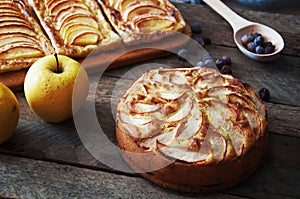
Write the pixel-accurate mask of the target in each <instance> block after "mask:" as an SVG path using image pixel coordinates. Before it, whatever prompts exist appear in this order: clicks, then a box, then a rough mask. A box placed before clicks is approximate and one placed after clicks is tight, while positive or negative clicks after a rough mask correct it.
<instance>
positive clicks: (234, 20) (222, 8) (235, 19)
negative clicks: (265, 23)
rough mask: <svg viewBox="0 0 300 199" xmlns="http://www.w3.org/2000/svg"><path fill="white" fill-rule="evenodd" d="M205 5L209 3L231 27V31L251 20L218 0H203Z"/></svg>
mask: <svg viewBox="0 0 300 199" xmlns="http://www.w3.org/2000/svg"><path fill="white" fill-rule="evenodd" d="M203 1H204V2H205V3H206V4H207V5H209V6H210V7H211V8H212V9H213V10H215V11H216V12H217V13H218V14H219V15H221V16H222V17H223V18H224V19H225V20H226V21H227V22H229V24H230V25H231V27H232V28H233V31H234V32H236V31H237V30H238V29H240V28H242V27H244V26H246V25H249V24H250V23H252V22H251V21H248V20H246V19H245V18H243V17H241V16H239V15H238V14H237V13H235V12H234V11H233V10H231V9H230V8H229V7H227V6H226V5H225V4H224V3H223V2H222V1H220V0H203Z"/></svg>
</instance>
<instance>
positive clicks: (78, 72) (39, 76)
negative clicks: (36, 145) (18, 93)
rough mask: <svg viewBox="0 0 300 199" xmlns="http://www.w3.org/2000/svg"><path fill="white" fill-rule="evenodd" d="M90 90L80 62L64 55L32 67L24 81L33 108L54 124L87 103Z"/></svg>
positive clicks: (68, 116) (55, 56)
mask: <svg viewBox="0 0 300 199" xmlns="http://www.w3.org/2000/svg"><path fill="white" fill-rule="evenodd" d="M74 91H76V92H74ZM88 91H89V78H88V74H87V72H86V70H85V69H84V68H83V67H82V66H81V65H80V63H79V62H77V61H76V60H73V59H71V58H69V57H67V56H64V55H56V54H55V55H48V56H45V57H43V58H41V59H39V60H38V61H36V62H35V63H34V64H33V65H32V66H31V67H30V68H29V70H28V72H27V74H26V77H25V81H24V92H25V97H26V100H27V102H28V104H29V106H30V108H31V109H32V110H33V111H34V112H35V114H36V115H38V116H39V117H40V118H41V119H43V120H44V121H46V122H51V123H58V122H62V121H64V120H66V119H69V118H71V117H72V116H73V114H75V113H76V112H77V111H78V110H79V108H80V107H81V105H82V104H83V102H84V101H85V99H86V97H87V95H88ZM74 93H76V95H74ZM73 98H76V100H74V99H73Z"/></svg>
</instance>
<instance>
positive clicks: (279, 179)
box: [0, 155, 300, 198]
mask: <svg viewBox="0 0 300 199" xmlns="http://www.w3.org/2000/svg"><path fill="white" fill-rule="evenodd" d="M25 165H26V166H25ZM299 178H300V171H299V170H293V169H288V170H287V169H283V168H277V167H270V166H266V165H265V166H263V167H262V168H261V169H259V170H258V172H257V173H256V174H255V175H254V176H252V177H251V178H249V179H248V180H246V181H245V182H243V183H241V184H240V185H238V186H237V187H234V188H231V189H228V190H224V191H222V193H206V194H186V193H180V192H175V191H171V190H166V189H163V188H161V187H159V186H157V185H155V184H153V183H151V182H149V181H147V180H145V179H143V178H140V177H133V176H125V175H118V174H113V173H107V172H102V171H95V170H90V169H85V168H78V167H73V166H68V165H62V164H57V163H50V162H43V161H33V160H31V159H23V158H16V157H13V156H7V155H0V196H1V195H2V196H12V195H13V196H17V197H20V198H75V197H76V198H160V197H161V198H198V197H201V198H224V197H226V198H244V197H251V198H252V197H253V198H270V197H271V198H274V197H275V198H279V197H280V198H282V197H283V198H288V197H291V198H292V197H293V198H297V197H300V193H299V189H295V187H299V182H300V179H299ZM234 195H239V196H240V197H236V196H234Z"/></svg>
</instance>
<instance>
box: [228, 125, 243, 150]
mask: <svg viewBox="0 0 300 199" xmlns="http://www.w3.org/2000/svg"><path fill="white" fill-rule="evenodd" d="M228 135H229V138H230V140H231V144H232V146H233V148H234V150H235V152H236V154H237V156H240V155H241V154H242V152H243V148H244V143H245V136H244V135H243V132H242V130H241V129H240V128H239V127H237V126H234V127H233V128H232V129H231V130H230V133H228Z"/></svg>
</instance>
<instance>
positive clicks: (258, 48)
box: [255, 46, 265, 54]
mask: <svg viewBox="0 0 300 199" xmlns="http://www.w3.org/2000/svg"><path fill="white" fill-rule="evenodd" d="M255 53H256V54H264V53H265V48H264V47H262V46H256V47H255Z"/></svg>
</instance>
